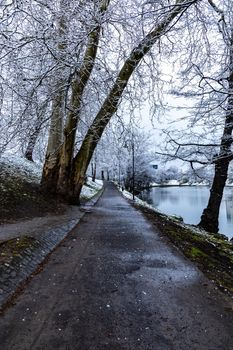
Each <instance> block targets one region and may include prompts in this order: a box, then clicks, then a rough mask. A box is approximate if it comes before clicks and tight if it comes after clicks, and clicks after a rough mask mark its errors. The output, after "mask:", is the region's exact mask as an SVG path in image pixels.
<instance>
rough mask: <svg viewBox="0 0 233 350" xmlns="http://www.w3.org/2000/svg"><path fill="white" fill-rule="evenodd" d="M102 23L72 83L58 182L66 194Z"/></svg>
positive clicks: (103, 9) (105, 0) (105, 2)
mask: <svg viewBox="0 0 233 350" xmlns="http://www.w3.org/2000/svg"><path fill="white" fill-rule="evenodd" d="M109 2H110V0H103V1H102V2H101V4H100V9H99V11H100V14H101V15H103V14H104V13H105V12H106V10H107V8H108V5H109ZM100 31H101V23H99V24H97V26H96V27H95V28H94V29H92V31H91V32H90V34H89V38H88V43H87V47H86V51H85V54H84V59H83V63H82V65H81V67H80V70H79V72H78V73H77V74H76V78H75V80H74V81H73V83H72V96H71V111H70V113H69V114H68V118H67V123H66V126H65V130H64V142H63V145H62V149H61V154H60V169H59V177H58V182H57V190H58V193H59V194H61V195H63V196H66V194H67V192H68V189H69V179H70V173H71V167H72V160H73V153H74V145H75V137H76V132H77V127H78V122H79V120H80V111H81V103H82V97H83V93H84V89H85V87H86V85H87V84H88V81H89V78H90V75H91V73H92V70H93V67H94V64H95V59H96V54H97V50H98V46H99V38H100Z"/></svg>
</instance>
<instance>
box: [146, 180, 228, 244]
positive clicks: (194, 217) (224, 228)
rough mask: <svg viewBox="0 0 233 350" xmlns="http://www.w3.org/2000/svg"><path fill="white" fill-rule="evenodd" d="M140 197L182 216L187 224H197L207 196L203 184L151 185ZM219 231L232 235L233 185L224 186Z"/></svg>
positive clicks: (167, 212)
mask: <svg viewBox="0 0 233 350" xmlns="http://www.w3.org/2000/svg"><path fill="white" fill-rule="evenodd" d="M140 198H141V199H143V200H144V201H146V202H148V203H149V204H151V205H153V206H154V207H155V208H156V209H158V210H160V211H161V212H163V213H165V214H168V215H172V214H175V215H179V216H182V218H183V219H184V222H185V223H187V224H194V225H197V224H198V223H199V221H200V217H201V214H202V211H203V209H204V208H205V207H206V205H207V202H208V198H209V188H208V187H205V186H170V187H153V188H151V189H150V190H145V191H143V192H142V193H141V194H140ZM219 232H220V233H223V234H225V235H226V236H227V237H229V238H232V237H233V187H226V188H225V190H224V195H223V200H222V204H221V208H220V216H219Z"/></svg>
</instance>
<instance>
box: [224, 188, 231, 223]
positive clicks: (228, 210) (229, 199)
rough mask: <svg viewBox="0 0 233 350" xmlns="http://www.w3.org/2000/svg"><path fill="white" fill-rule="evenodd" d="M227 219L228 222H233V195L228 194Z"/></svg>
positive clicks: (226, 198)
mask: <svg viewBox="0 0 233 350" xmlns="http://www.w3.org/2000/svg"><path fill="white" fill-rule="evenodd" d="M224 202H225V205H226V217H227V221H228V222H233V195H232V194H227V195H226V196H225V201H224Z"/></svg>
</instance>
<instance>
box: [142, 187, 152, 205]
mask: <svg viewBox="0 0 233 350" xmlns="http://www.w3.org/2000/svg"><path fill="white" fill-rule="evenodd" d="M139 198H140V199H142V200H143V201H145V202H147V203H148V204H153V196H152V191H151V189H150V188H148V189H146V190H144V191H142V192H141V193H140V195H139Z"/></svg>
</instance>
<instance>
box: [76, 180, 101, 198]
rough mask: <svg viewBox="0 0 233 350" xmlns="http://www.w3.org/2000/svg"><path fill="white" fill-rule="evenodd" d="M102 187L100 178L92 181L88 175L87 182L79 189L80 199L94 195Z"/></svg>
mask: <svg viewBox="0 0 233 350" xmlns="http://www.w3.org/2000/svg"><path fill="white" fill-rule="evenodd" d="M102 187H103V181H102V180H95V182H94V181H92V180H91V178H90V177H88V179H87V183H86V184H85V185H84V186H83V188H82V191H81V196H80V197H81V199H90V198H92V197H93V196H95V195H96V194H97V193H98V192H99V191H100V190H101V188H102Z"/></svg>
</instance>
